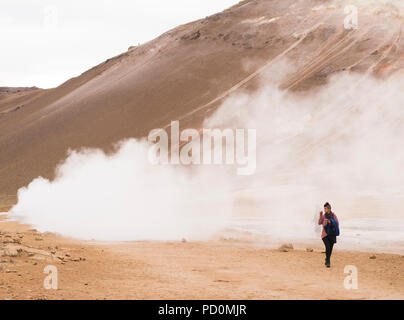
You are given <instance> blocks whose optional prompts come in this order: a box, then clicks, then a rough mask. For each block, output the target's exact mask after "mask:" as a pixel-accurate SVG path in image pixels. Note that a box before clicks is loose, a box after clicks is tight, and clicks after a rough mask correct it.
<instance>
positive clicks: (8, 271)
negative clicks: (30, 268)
mask: <svg viewBox="0 0 404 320" xmlns="http://www.w3.org/2000/svg"><path fill="white" fill-rule="evenodd" d="M5 272H6V273H17V271H16V270H9V269H6V271H5Z"/></svg>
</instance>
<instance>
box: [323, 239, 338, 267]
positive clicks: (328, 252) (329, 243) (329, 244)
mask: <svg viewBox="0 0 404 320" xmlns="http://www.w3.org/2000/svg"><path fill="white" fill-rule="evenodd" d="M323 242H324V245H325V259H326V261H330V258H331V254H332V248H333V247H334V244H335V243H336V242H337V241H336V239H335V237H333V236H326V237H324V238H323Z"/></svg>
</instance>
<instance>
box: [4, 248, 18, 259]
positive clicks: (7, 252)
mask: <svg viewBox="0 0 404 320" xmlns="http://www.w3.org/2000/svg"><path fill="white" fill-rule="evenodd" d="M20 252H21V251H20V250H19V249H16V248H5V249H4V250H3V257H17V256H18V255H19V253H20Z"/></svg>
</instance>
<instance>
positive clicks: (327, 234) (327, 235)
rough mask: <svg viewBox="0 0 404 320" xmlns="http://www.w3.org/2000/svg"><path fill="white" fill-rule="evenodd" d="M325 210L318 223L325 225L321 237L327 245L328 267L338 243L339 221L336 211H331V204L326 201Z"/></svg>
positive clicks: (326, 257) (326, 262) (326, 258)
mask: <svg viewBox="0 0 404 320" xmlns="http://www.w3.org/2000/svg"><path fill="white" fill-rule="evenodd" d="M324 211H325V214H323V211H321V212H320V218H319V219H318V224H319V225H322V226H323V231H322V232H321V239H322V240H323V242H324V245H325V265H326V267H327V268H329V267H330V266H331V260H330V259H331V254H332V248H333V247H334V244H335V243H337V236H338V235H339V227H338V225H339V222H338V218H337V216H336V215H335V213H333V212H331V205H330V204H329V203H328V202H326V203H325V204H324Z"/></svg>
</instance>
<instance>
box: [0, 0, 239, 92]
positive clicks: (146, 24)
mask: <svg viewBox="0 0 404 320" xmlns="http://www.w3.org/2000/svg"><path fill="white" fill-rule="evenodd" d="M238 2H239V0H85V1H83V0H54V1H49V0H36V1H33V0H1V6H0V34H1V48H0V86H14V87H15V86H37V87H41V88H50V87H55V86H58V85H59V84H61V83H63V82H64V81H66V80H68V79H70V78H72V77H75V76H78V75H80V74H81V73H82V72H84V71H86V70H88V69H90V68H91V67H93V66H95V65H97V64H99V63H101V62H103V61H104V60H106V59H108V58H111V57H113V56H115V55H117V54H120V53H122V52H125V51H126V50H127V49H128V47H129V46H131V45H137V44H138V43H144V42H146V41H148V40H151V39H153V38H155V37H157V36H158V35H160V34H162V33H164V32H165V31H168V30H169V29H171V28H173V27H175V26H177V25H180V24H183V23H187V22H190V21H193V20H196V19H200V18H204V17H206V16H208V15H211V14H213V13H216V12H219V11H222V10H223V9H226V8H228V7H230V6H231V5H233V4H236V3H238Z"/></svg>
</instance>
